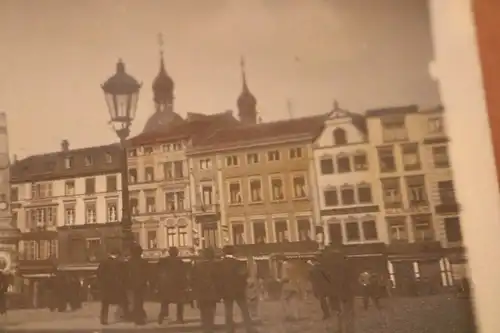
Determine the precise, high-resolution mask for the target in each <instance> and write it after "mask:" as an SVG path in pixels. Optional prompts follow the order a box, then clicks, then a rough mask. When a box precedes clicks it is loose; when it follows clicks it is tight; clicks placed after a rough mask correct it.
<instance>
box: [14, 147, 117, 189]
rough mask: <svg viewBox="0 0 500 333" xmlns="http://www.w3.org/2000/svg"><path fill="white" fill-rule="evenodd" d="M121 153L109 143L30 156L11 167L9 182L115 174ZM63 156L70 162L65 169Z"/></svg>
mask: <svg viewBox="0 0 500 333" xmlns="http://www.w3.org/2000/svg"><path fill="white" fill-rule="evenodd" d="M121 153H122V149H121V148H120V145H119V144H111V145H105V146H97V147H88V148H81V149H73V150H68V151H58V152H52V153H47V154H40V155H32V156H28V157H26V158H24V159H22V160H19V161H16V162H14V163H12V164H11V167H10V179H11V182H12V183H24V182H36V181H44V180H55V179H64V178H76V177H86V176H92V175H99V174H107V173H117V172H119V171H120V165H121V161H120V159H121V156H122V155H121ZM67 157H71V159H72V165H71V167H70V168H67V167H66V158H67ZM87 158H90V159H91V160H92V162H91V165H87V164H86V159H87Z"/></svg>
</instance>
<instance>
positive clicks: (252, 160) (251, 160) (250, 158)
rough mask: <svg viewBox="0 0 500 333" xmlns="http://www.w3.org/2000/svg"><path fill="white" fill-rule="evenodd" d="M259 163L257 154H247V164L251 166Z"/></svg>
mask: <svg viewBox="0 0 500 333" xmlns="http://www.w3.org/2000/svg"><path fill="white" fill-rule="evenodd" d="M259 162H260V158H259V154H257V153H250V154H247V164H249V165H252V164H257V163H259Z"/></svg>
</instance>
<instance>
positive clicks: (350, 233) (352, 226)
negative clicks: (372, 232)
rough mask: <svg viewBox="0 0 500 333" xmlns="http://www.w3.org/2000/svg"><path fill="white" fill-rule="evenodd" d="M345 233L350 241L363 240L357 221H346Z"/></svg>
mask: <svg viewBox="0 0 500 333" xmlns="http://www.w3.org/2000/svg"><path fill="white" fill-rule="evenodd" d="M345 235H346V240H347V241H348V242H359V241H360V240H361V231H360V230H359V223H358V222H357V221H348V222H346V223H345Z"/></svg>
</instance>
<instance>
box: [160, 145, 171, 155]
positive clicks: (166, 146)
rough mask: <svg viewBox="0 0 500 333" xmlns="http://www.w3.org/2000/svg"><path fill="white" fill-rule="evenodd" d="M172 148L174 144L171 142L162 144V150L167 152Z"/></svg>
mask: <svg viewBox="0 0 500 333" xmlns="http://www.w3.org/2000/svg"><path fill="white" fill-rule="evenodd" d="M171 150H172V145H171V144H168V143H166V144H163V145H161V151H162V152H164V153H167V152H169V151H171Z"/></svg>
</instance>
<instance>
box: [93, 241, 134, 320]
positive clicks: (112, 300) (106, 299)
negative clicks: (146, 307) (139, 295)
mask: <svg viewBox="0 0 500 333" xmlns="http://www.w3.org/2000/svg"><path fill="white" fill-rule="evenodd" d="M119 256H120V253H119V251H117V250H113V251H111V252H110V254H109V257H108V258H107V259H106V260H105V261H103V262H101V263H100V264H99V267H98V268H97V280H98V284H99V289H100V291H101V315H100V318H101V324H102V325H107V324H108V313H109V306H110V305H112V304H116V305H119V306H121V307H122V310H123V316H124V317H126V318H127V317H128V305H127V290H126V270H125V269H124V265H123V263H122V262H121V261H120V259H119V258H118V257H119Z"/></svg>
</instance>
